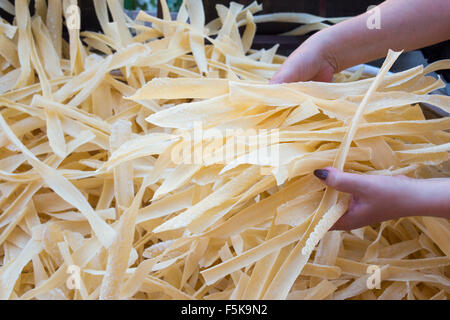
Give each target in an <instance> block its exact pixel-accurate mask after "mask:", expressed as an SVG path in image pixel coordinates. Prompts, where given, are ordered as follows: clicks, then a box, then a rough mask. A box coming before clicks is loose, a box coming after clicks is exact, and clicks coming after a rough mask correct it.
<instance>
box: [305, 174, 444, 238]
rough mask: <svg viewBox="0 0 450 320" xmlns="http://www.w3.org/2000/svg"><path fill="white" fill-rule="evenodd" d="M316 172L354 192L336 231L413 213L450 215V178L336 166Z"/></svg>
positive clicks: (327, 182) (341, 188)
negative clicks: (352, 170)
mask: <svg viewBox="0 0 450 320" xmlns="http://www.w3.org/2000/svg"><path fill="white" fill-rule="evenodd" d="M314 174H315V175H316V176H317V177H318V178H319V179H320V180H321V181H322V182H323V183H324V184H325V185H327V186H329V187H332V188H334V189H336V190H338V191H341V192H345V193H350V194H351V195H352V199H351V201H350V205H349V208H348V210H347V212H346V213H345V214H344V215H343V216H342V217H341V218H340V219H339V220H338V221H337V222H336V224H335V225H334V226H333V229H334V230H350V229H356V228H360V227H363V226H366V225H370V224H374V223H377V222H381V221H385V220H390V219H395V218H401V217H409V216H428V217H440V218H449V217H450V179H445V178H443V179H441V178H439V179H412V178H408V177H405V176H382V175H379V176H373V175H362V174H356V173H347V172H342V171H340V170H337V169H335V168H332V167H327V168H324V169H319V170H316V171H315V172H314Z"/></svg>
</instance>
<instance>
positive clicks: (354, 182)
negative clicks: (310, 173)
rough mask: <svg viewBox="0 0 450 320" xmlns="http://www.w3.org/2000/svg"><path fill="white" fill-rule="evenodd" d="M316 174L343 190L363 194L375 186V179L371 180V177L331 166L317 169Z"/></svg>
mask: <svg viewBox="0 0 450 320" xmlns="http://www.w3.org/2000/svg"><path fill="white" fill-rule="evenodd" d="M314 175H315V176H316V177H317V178H319V179H320V180H321V181H322V182H323V183H325V184H326V185H327V186H329V187H332V188H334V189H336V190H338V191H341V192H346V193H351V194H362V193H364V192H367V190H370V189H372V188H373V181H371V180H370V179H369V177H367V176H364V175H360V174H355V173H348V172H342V171H340V170H337V169H335V168H331V167H327V168H324V169H319V170H315V171H314Z"/></svg>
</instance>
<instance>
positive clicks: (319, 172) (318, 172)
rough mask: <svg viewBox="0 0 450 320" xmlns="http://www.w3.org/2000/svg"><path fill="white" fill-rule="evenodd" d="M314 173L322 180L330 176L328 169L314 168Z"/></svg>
mask: <svg viewBox="0 0 450 320" xmlns="http://www.w3.org/2000/svg"><path fill="white" fill-rule="evenodd" d="M314 175H315V176H316V177H317V178H319V179H320V180H325V179H326V178H327V177H328V171H327V170H324V169H317V170H314Z"/></svg>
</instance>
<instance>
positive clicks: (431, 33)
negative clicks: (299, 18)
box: [271, 0, 450, 83]
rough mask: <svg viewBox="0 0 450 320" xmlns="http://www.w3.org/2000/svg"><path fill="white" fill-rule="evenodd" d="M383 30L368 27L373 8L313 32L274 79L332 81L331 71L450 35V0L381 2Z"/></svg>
mask: <svg viewBox="0 0 450 320" xmlns="http://www.w3.org/2000/svg"><path fill="white" fill-rule="evenodd" d="M378 8H379V10H380V11H379V12H380V15H379V17H380V29H369V28H368V27H367V20H368V19H370V17H371V16H372V15H373V12H371V11H369V12H366V13H364V14H361V15H359V16H356V17H354V18H351V19H349V20H346V21H343V22H341V23H339V24H336V25H334V26H332V27H330V28H327V29H324V30H322V31H320V32H317V33H315V34H314V35H313V36H311V37H309V38H308V39H307V40H306V41H305V42H303V43H302V45H301V46H299V47H298V48H297V49H296V50H295V51H294V52H293V53H292V54H291V55H290V56H289V57H288V59H287V60H286V61H285V62H284V64H283V65H282V66H281V68H280V69H279V70H278V72H277V73H276V74H275V75H274V76H273V78H272V80H271V83H283V82H294V81H309V80H313V81H325V82H329V81H331V79H332V77H333V74H334V73H337V72H340V71H342V70H345V69H347V68H349V67H352V66H355V65H358V64H361V63H366V62H369V61H373V60H376V59H379V58H382V57H385V56H386V53H387V52H388V49H392V50H396V51H399V50H405V51H410V50H415V49H419V48H423V47H426V46H429V45H432V44H435V43H439V42H442V41H445V40H448V39H450V1H448V0H387V1H385V2H383V3H382V4H380V5H379V6H378Z"/></svg>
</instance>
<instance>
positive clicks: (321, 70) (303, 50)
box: [270, 36, 337, 84]
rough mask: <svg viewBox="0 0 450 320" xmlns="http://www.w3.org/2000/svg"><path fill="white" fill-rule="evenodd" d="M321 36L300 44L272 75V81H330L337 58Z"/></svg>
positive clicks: (273, 82) (334, 70)
mask: <svg viewBox="0 0 450 320" xmlns="http://www.w3.org/2000/svg"><path fill="white" fill-rule="evenodd" d="M322 38H324V37H321V36H312V37H310V38H309V39H308V40H306V41H305V42H304V43H303V44H302V45H301V46H299V47H298V48H297V49H296V50H295V51H294V52H293V53H292V54H291V55H290V56H289V57H288V58H287V59H286V61H285V62H284V63H283V65H282V66H281V68H280V69H279V70H278V71H277V73H275V75H274V76H273V77H272V79H271V81H270V83H272V84H276V83H284V82H296V81H309V80H312V81H322V82H330V81H331V79H332V78H333V74H334V73H336V72H337V70H336V60H335V59H334V57H333V55H332V53H331V51H330V50H327V45H326V41H325V40H322Z"/></svg>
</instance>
